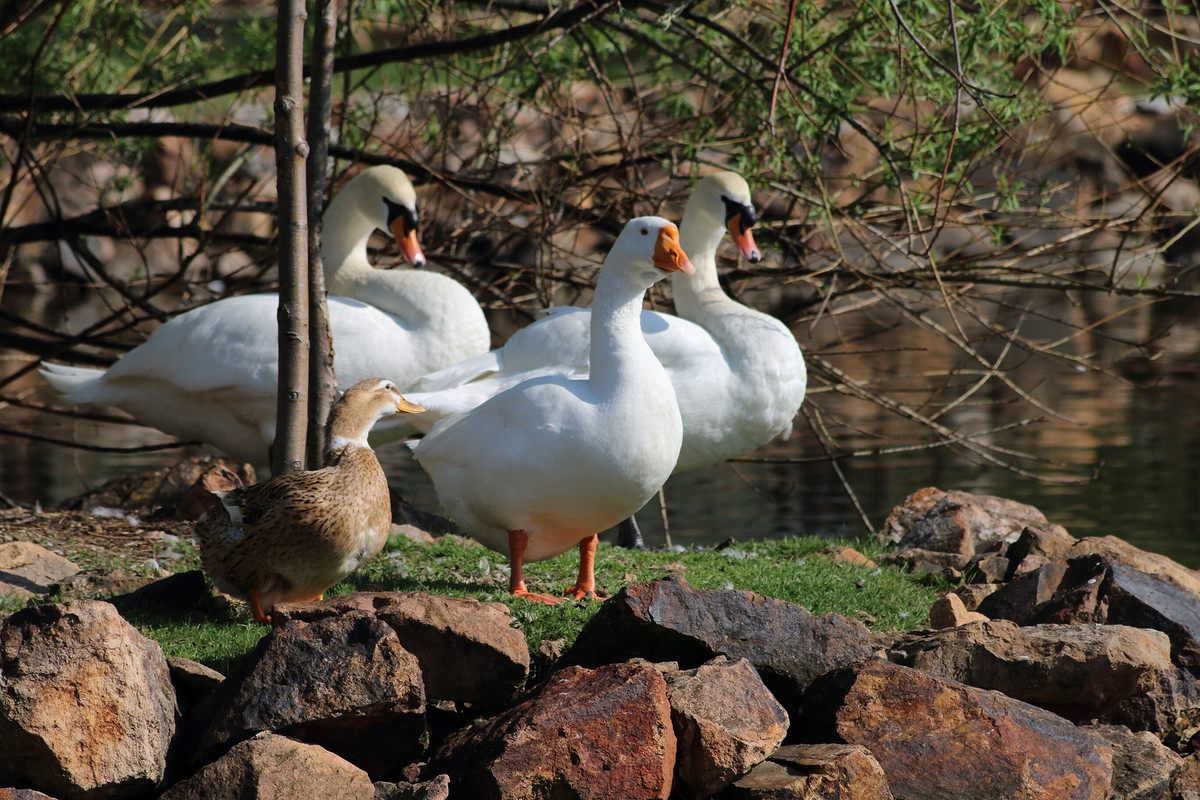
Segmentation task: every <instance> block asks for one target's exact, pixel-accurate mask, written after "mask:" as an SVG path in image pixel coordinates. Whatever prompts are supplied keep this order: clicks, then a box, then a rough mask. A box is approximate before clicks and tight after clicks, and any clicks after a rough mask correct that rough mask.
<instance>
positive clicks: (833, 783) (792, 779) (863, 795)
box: [713, 744, 892, 800]
mask: <svg viewBox="0 0 1200 800" xmlns="http://www.w3.org/2000/svg"><path fill="white" fill-rule="evenodd" d="M713 797H714V800H891V798H892V792H891V790H890V789H888V785H887V778H886V777H885V776H884V774H883V768H882V767H880V766H879V762H878V761H876V760H875V758H874V757H873V756H872V755H871V753H870V751H869V750H867V748H865V747H862V746H860V745H856V744H794V745H788V746H787V747H781V748H780V749H779V750H776V751H775V753H773V754H772V755H771V757H770V758H768V759H767V760H766V761H764V762H762V763H761V764H759V765H758V766H757V767H755V768H754V769H752V770H751V771H750V773H749V774H748V775H746V776H745V777H743V778H741V779H740V780H738V781H737V782H736V783H734V784H732V785H731V786H729V787H727V788H726V789H725V790H724V791H721V792H719V793H718V794H716V795H714V796H713Z"/></svg>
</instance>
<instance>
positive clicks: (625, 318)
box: [590, 262, 661, 392]
mask: <svg viewBox="0 0 1200 800" xmlns="http://www.w3.org/2000/svg"><path fill="white" fill-rule="evenodd" d="M612 266H615V265H609V264H607V262H606V265H605V268H604V269H601V270H600V277H599V278H598V279H597V280H596V293H595V295H594V296H593V298H592V315H591V317H592V319H591V350H590V360H591V367H590V380H591V381H592V385H593V386H594V387H595V388H596V389H597V390H598V391H600V392H606V391H610V390H613V389H615V387H616V386H617V385H618V384H619V383H620V382H621V381H623V380H626V379H633V380H637V379H638V378H637V377H636V376H638V375H639V374H644V372H645V369H646V368H645V366H644V365H645V364H646V363H648V362H649V361H652V362H654V365H657V364H658V359H656V358H655V357H654V352H653V351H652V350H651V349H650V345H648V344H646V338H645V336H644V335H643V334H642V327H641V313H642V300H643V298H644V297H645V295H646V287H645V286H644V285H642V282H640V281H638V280H637V278H636V277H635V276H632V275H630V274H629V273H628V272H627V271H625V270H621V269H613V268H612ZM658 369H659V370H661V366H659V367H658Z"/></svg>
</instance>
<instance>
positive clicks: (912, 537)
mask: <svg viewBox="0 0 1200 800" xmlns="http://www.w3.org/2000/svg"><path fill="white" fill-rule="evenodd" d="M1027 527H1034V528H1038V529H1045V530H1051V531H1053V532H1055V533H1056V534H1064V535H1065V533H1066V531H1065V530H1063V528H1062V527H1061V526H1059V525H1055V524H1053V523H1051V522H1047V520H1046V517H1045V515H1044V514H1042V512H1040V511H1038V510H1037V509H1036V508H1034V507H1033V506H1029V505H1025V504H1024V503H1018V502H1016V501H1014V500H1007V499H1005V498H1003V497H993V496H991V495H982V494H971V493H970V492H960V491H949V492H945V491H942V490H941V489H937V488H934V487H929V488H926V489H920V490H918V491H916V492H913V493H912V494H910V495H909V496H908V497H906V498H905V499H904V502H903V503H901V504H900V505H899V506H897V507H896V508H895V509H893V510H892V513H891V514H889V515H888V518H887V519H886V520H885V521H884V524H883V529H882V532H881V535H882V536H883V537H884V538H886V539H887V540H888V541H890V542H893V543H895V544H897V545H898V546H899V547H901V548H917V549H921V550H930V551H934V552H941V553H956V554H959V555H962V556H973V555H976V554H977V553H984V552H987V551H991V550H999V549H1002V548H1003V547H1005V546H1007V545H1008V544H1010V543H1012V542H1014V541H1016V540H1017V538H1018V537H1019V536H1020V535H1021V532H1022V531H1023V530H1025V528H1027Z"/></svg>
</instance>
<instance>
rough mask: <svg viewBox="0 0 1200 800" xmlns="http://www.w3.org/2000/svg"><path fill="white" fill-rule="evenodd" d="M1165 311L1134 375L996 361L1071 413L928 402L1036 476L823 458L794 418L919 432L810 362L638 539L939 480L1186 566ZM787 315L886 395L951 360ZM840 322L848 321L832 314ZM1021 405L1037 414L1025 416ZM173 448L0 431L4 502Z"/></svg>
mask: <svg viewBox="0 0 1200 800" xmlns="http://www.w3.org/2000/svg"><path fill="white" fill-rule="evenodd" d="M1160 313H1161V312H1160ZM1171 313H1173V314H1175V315H1176V318H1175V319H1174V320H1173V323H1174V327H1173V328H1172V331H1173V338H1174V340H1175V341H1174V344H1173V345H1172V348H1171V349H1170V350H1169V351H1165V352H1161V353H1158V354H1157V356H1156V358H1153V359H1146V360H1145V361H1143V362H1139V366H1138V367H1137V369H1136V370H1132V371H1133V372H1136V373H1137V374H1126V375H1116V376H1112V375H1104V374H1099V373H1096V372H1091V371H1085V370H1078V369H1064V368H1063V367H1062V366H1061V365H1051V364H1048V363H1042V362H1040V361H1039V360H1038V359H1029V361H1028V363H1026V364H1024V365H1022V366H1020V367H1018V368H1016V369H1015V370H1014V371H1013V372H1012V373H1011V375H1012V376H1013V377H1014V380H1015V381H1016V382H1017V383H1018V384H1019V385H1020V386H1021V387H1023V390H1027V391H1029V392H1030V393H1031V394H1034V395H1036V397H1037V399H1038V400H1039V402H1041V403H1043V404H1044V405H1045V406H1046V407H1047V408H1052V409H1054V410H1055V411H1057V412H1059V413H1060V414H1061V415H1062V416H1064V417H1068V418H1070V421H1068V420H1066V419H1059V418H1056V417H1054V416H1051V415H1048V414H1045V413H1043V412H1042V411H1040V410H1037V409H1034V408H1032V407H1031V406H1029V404H1027V403H1017V402H1014V401H1013V395H1012V392H1011V391H1009V390H1008V389H1006V388H1004V387H1003V386H1000V387H998V388H997V386H993V385H992V384H995V383H997V382H996V381H992V382H990V383H989V384H988V385H986V386H985V387H984V388H983V390H981V391H978V392H976V393H974V394H972V395H971V396H970V397H969V398H968V400H967V401H966V402H963V403H961V404H959V405H958V406H956V407H955V408H954V409H953V410H952V412H951V413H948V414H947V415H945V416H944V417H942V418H941V419H940V421H941V422H943V423H945V424H946V425H947V426H948V427H951V428H953V429H955V430H959V431H967V432H986V431H994V430H996V429H1003V430H1001V431H1000V432H998V433H992V434H988V435H986V436H980V437H979V438H978V439H977V441H986V443H987V444H989V445H992V446H994V447H997V448H1006V450H1004V451H997V452H1008V451H1012V452H1014V453H1015V452H1024V453H1029V454H1033V455H1034V456H1036V458H1035V459H1021V458H1019V457H1017V456H1013V457H1012V459H1011V460H1012V461H1013V462H1014V463H1016V464H1018V465H1019V466H1020V467H1022V468H1023V469H1026V470H1029V471H1032V472H1036V473H1037V474H1038V475H1039V476H1040V477H1029V476H1026V475H1021V474H1018V473H1016V472H1014V471H1011V470H1009V469H1005V468H1001V467H997V466H994V465H993V466H981V465H980V464H979V463H977V462H978V461H979V459H978V458H968V457H965V456H964V454H963V453H962V452H961V451H962V448H961V447H960V448H956V449H951V448H947V447H939V448H933V449H929V448H924V447H916V446H914V447H913V448H912V449H902V450H901V451H900V452H893V453H889V454H870V455H858V456H854V457H845V458H840V459H838V461H837V464H836V466H837V468H838V469H835V466H834V464H833V463H831V462H830V461H829V460H827V459H825V452H824V449H823V447H822V446H821V444H820V443H819V441H818V439H817V436H816V434H815V433H814V430H813V428H812V426H811V425H810V424H809V421H808V420H809V418H812V419H813V420H814V421H817V422H818V423H819V424H820V425H821V426H823V429H824V430H825V431H827V432H828V434H829V435H830V436H832V437H833V439H834V441H836V442H837V444H838V446H840V447H841V448H843V449H844V450H855V449H873V448H878V447H885V448H888V447H891V448H894V447H897V446H904V445H906V444H909V443H911V444H913V445H918V444H919V443H920V442H922V441H926V440H928V439H929V436H928V434H924V433H921V432H919V431H915V430H914V428H913V426H912V425H911V423H908V422H906V421H904V420H903V419H901V418H899V417H897V416H895V415H892V414H888V413H886V412H884V411H882V410H881V409H880V408H879V407H878V406H875V405H873V404H869V403H865V402H864V401H861V400H856V399H852V398H848V397H846V396H845V395H844V394H841V393H839V392H837V391H833V390H831V389H829V388H827V386H825V385H823V384H822V382H821V381H819V380H816V379H813V380H810V396H809V399H808V400H806V406H807V408H808V410H809V414H808V415H803V414H802V415H801V416H799V417H798V418H797V421H796V430H795V432H794V433H793V435H792V437H791V438H790V439H789V440H788V441H786V442H776V443H773V444H771V445H769V446H768V447H765V448H763V449H761V450H760V451H758V452H757V453H755V454H753V457H752V458H751V459H750V460H746V461H742V462H738V463H732V464H724V465H720V466H717V467H712V468H708V469H704V470H699V471H696V472H692V473H686V474H681V475H677V476H675V477H673V478H672V479H671V480H670V481H669V482H668V483H667V485H666V487H665V488H664V497H665V501H666V518H667V523H668V527H667V528H666V529H664V525H663V513H662V509H661V507H660V506H659V504H658V503H657V502H656V501H651V503H650V504H649V505H648V506H647V507H646V508H644V509H643V510H642V511H641V512H640V513H639V515H638V519H639V523H640V525H641V527H642V530H643V533H644V535H645V537H646V540H647V543H648V544H650V545H655V544H663V543H665V542H666V541H667V537H668V535H669V538H670V541H671V542H672V543H675V544H685V545H686V544H692V543H698V544H714V543H717V542H720V541H723V540H725V539H727V538H730V537H732V538H734V539H755V538H763V537H778V536H791V535H816V536H844V537H858V536H863V535H866V533H867V527H866V524H865V523H864V521H863V517H864V516H865V518H866V519H867V520H868V521H869V522H870V524H871V525H872V526H876V527H878V526H880V525H881V524H882V522H883V520H884V518H885V517H886V515H887V513H888V512H889V511H890V510H891V509H892V508H893V507H894V506H895V505H896V504H898V503H900V502H901V501H902V500H903V499H904V498H905V496H906V495H908V494H909V493H910V492H912V491H915V490H917V489H920V488H922V487H925V486H938V487H940V488H943V489H962V490H966V491H972V492H982V493H989V494H996V495H1000V496H1003V497H1008V498H1011V499H1014V500H1019V501H1022V502H1026V503H1030V504H1032V505H1035V506H1037V507H1038V508H1040V509H1041V510H1042V511H1043V513H1045V514H1046V516H1047V517H1048V518H1049V519H1050V520H1051V521H1054V522H1057V523H1059V524H1062V525H1064V526H1065V527H1066V528H1067V529H1068V530H1069V531H1070V532H1071V533H1072V534H1073V535H1075V536H1093V535H1106V534H1113V535H1116V536H1119V537H1121V538H1123V539H1126V540H1128V541H1129V542H1131V543H1133V544H1135V545H1137V546H1139V547H1142V548H1145V549H1147V550H1152V551H1156V552H1160V553H1164V554H1166V555H1169V556H1171V557H1172V558H1175V559H1177V560H1178V561H1180V562H1182V563H1184V564H1186V565H1188V566H1190V567H1193V568H1200V379H1198V377H1197V376H1198V374H1200V358H1198V356H1197V351H1198V350H1200V348H1198V347H1196V346H1195V343H1196V342H1198V341H1200V333H1197V331H1196V326H1195V323H1194V321H1193V320H1191V319H1190V318H1189V317H1188V314H1189V313H1190V310H1189V309H1186V308H1185V309H1178V308H1177V309H1174V310H1173V311H1172V312H1171ZM797 332H798V336H799V338H800V339H801V344H802V345H803V346H804V347H805V348H806V352H807V351H810V350H811V352H814V353H819V354H821V356H822V358H826V359H828V360H829V361H830V362H833V363H836V365H837V367H838V368H839V369H842V370H845V371H846V372H847V373H849V374H852V375H855V376H856V377H857V378H860V379H864V380H866V379H869V380H871V381H873V382H874V383H875V384H876V385H879V386H881V387H882V388H884V389H887V390H889V391H891V392H893V393H894V395H895V396H900V397H903V396H904V392H905V391H907V390H908V389H911V387H912V385H915V384H920V385H926V384H928V383H929V382H930V380H931V379H930V378H929V376H930V375H932V374H937V375H942V376H944V375H950V374H955V366H954V365H953V364H950V365H948V364H947V363H946V359H945V358H944V353H943V352H942V350H941V349H939V347H938V346H935V345H934V344H933V343H931V342H929V341H923V340H922V339H921V336H920V335H916V334H908V333H905V334H904V335H903V337H902V338H903V342H904V343H905V345H906V348H907V349H899V350H897V351H896V352H895V353H894V354H892V355H890V356H889V357H888V358H887V359H885V361H886V366H883V367H881V366H880V362H881V357H880V353H879V352H878V351H876V352H874V353H869V354H848V355H838V352H837V350H836V348H834V347H831V345H830V343H829V342H825V341H822V340H821V339H820V337H819V336H816V335H812V334H811V333H810V332H809V331H808V329H806V328H803V327H799V326H798V328H797ZM840 335H845V329H844V328H843V329H842V332H841V334H840ZM892 346H893V347H895V346H897V343H896V342H893V343H892ZM24 363H27V359H26V358H24V357H14V356H10V357H9V359H8V361H7V365H6V368H5V370H4V372H5V374H11V373H12V372H13V371H15V369H17V368H19V366H21V365H22V364H24ZM935 364H936V365H937V369H936V370H935V369H934V368H933V366H934V365H935ZM885 373H886V374H885ZM968 378H969V379H970V380H974V378H972V377H970V376H968ZM939 380H940V378H939ZM889 381H890V382H889ZM4 391H5V394H6V395H8V396H15V395H20V396H22V397H28V398H30V399H35V400H41V401H50V400H51V399H52V396H51V393H50V392H49V391H48V388H47V387H45V386H44V385H43V384H42V382H41V380H40V379H39V378H38V377H37V375H36V374H32V375H29V376H26V377H24V378H22V379H20V380H19V381H17V382H15V383H14V384H10V385H9V386H8V387H7V388H6V389H5V390H4ZM1030 418H1042V419H1041V421H1033V422H1026V420H1028V419H1030ZM1022 423H1025V424H1022ZM0 426H3V429H4V430H8V431H21V432H26V433H31V434H34V435H36V436H41V437H48V438H52V439H67V440H73V441H78V442H83V443H89V444H103V445H110V446H123V447H130V446H138V445H144V444H154V443H159V442H163V441H165V440H166V439H165V437H163V436H161V435H159V434H157V433H156V432H154V431H149V430H147V429H143V428H139V427H136V426H129V425H113V424H108V423H97V422H91V421H82V420H77V419H71V418H66V417H61V416H54V415H49V414H45V413H39V412H30V411H27V410H22V409H18V408H14V407H11V406H8V407H4V408H0ZM179 454H180V451H178V450H169V451H162V452H150V453H137V454H117V453H99V452H90V451H83V450H75V449H70V448H66V447H62V446H60V445H55V444H49V443H45V442H41V441H35V440H30V439H27V438H21V437H16V436H8V435H6V436H0V492H2V493H3V494H4V495H5V496H7V497H9V498H11V499H12V500H15V501H17V502H21V503H33V502H40V503H42V504H43V505H46V506H49V505H52V504H53V503H56V502H58V501H60V500H62V499H64V498H67V497H70V496H73V495H75V494H78V493H79V492H81V491H83V490H84V489H86V488H88V487H93V486H95V485H98V484H99V483H101V482H103V481H104V480H107V479H109V478H111V477H114V476H116V475H118V474H125V473H130V472H137V471H140V470H145V469H148V468H152V467H157V466H161V465H164V464H169V463H173V462H174V461H176V460H177V459H178V458H179ZM380 458H381V461H382V462H383V463H384V465H385V468H386V470H387V472H388V474H389V479H390V482H391V484H392V486H393V488H395V489H396V490H398V491H399V492H400V493H401V494H402V495H403V496H405V497H406V498H407V499H408V500H409V501H410V502H412V503H414V504H415V505H417V506H418V507H420V508H423V509H427V510H431V511H435V510H437V507H438V504H437V498H436V496H435V495H434V493H433V490H432V486H431V485H430V483H429V481H428V480H427V479H426V478H425V476H424V474H423V473H422V472H421V470H420V469H419V467H417V466H416V465H415V464H414V462H413V461H412V460H411V458H410V457H409V455H408V451H407V449H406V448H404V447H402V446H400V445H390V446H387V447H384V448H381V449H380ZM755 459H759V460H755ZM839 469H840V472H841V475H840V476H839V474H838V471H839ZM1093 472H1094V475H1095V477H1094V478H1093V477H1092V474H1093ZM847 487H850V489H851V490H852V491H853V496H854V500H852V498H851V494H850V492H849V491H848V490H847ZM856 503H857V506H856ZM860 509H861V510H860Z"/></svg>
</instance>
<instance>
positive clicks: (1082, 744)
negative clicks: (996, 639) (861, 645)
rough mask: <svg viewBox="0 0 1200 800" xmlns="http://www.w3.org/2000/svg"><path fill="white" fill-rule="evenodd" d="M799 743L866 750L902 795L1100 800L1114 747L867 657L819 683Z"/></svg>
mask: <svg viewBox="0 0 1200 800" xmlns="http://www.w3.org/2000/svg"><path fill="white" fill-rule="evenodd" d="M799 720H800V722H801V727H802V737H803V738H805V739H809V740H811V741H828V740H830V739H837V740H840V741H843V742H846V743H848V744H858V745H862V746H863V747H865V748H867V749H868V750H870V752H871V754H872V755H873V756H874V757H875V759H876V760H877V761H878V762H879V764H880V766H881V767H883V771H884V773H885V774H886V775H887V781H888V785H889V786H890V787H891V790H892V792H893V793H894V794H895V795H896V797H899V798H910V799H911V800H918V799H919V798H955V799H956V800H975V799H976V798H977V799H978V800H994V799H995V798H998V797H1037V798H1055V799H1056V800H1067V799H1068V798H1069V799H1070V800H1105V799H1106V798H1107V797H1108V793H1109V786H1110V782H1111V780H1112V771H1113V765H1112V758H1113V756H1112V746H1111V745H1110V744H1108V743H1107V742H1105V741H1104V740H1103V739H1102V738H1100V737H1099V736H1096V735H1095V734H1093V733H1088V732H1086V731H1083V730H1081V729H1079V728H1077V727H1076V726H1075V725H1073V724H1071V723H1070V722H1068V721H1067V720H1065V719H1063V718H1062V717H1059V716H1057V715H1056V714H1052V713H1050V712H1049V711H1046V710H1044V709H1041V708H1038V707H1037V706H1032V705H1029V704H1028V703H1024V702H1021V701H1020V700H1014V699H1012V698H1011V697H1008V696H1006V695H1003V694H1000V693H999V692H993V691H987V690H984V689H976V688H974V687H971V686H966V685H964V684H961V683H958V682H957V681H951V680H947V679H945V678H939V677H936V676H933V675H929V674H928V673H925V672H921V671H920V670H916V669H911V668H909V667H902V666H899V665H897V664H892V663H889V662H887V661H881V660H873V661H868V662H865V663H863V664H859V665H856V666H854V667H851V668H848V669H845V670H841V671H839V672H837V673H833V674H831V675H828V676H826V677H824V678H822V679H820V680H818V681H816V682H815V683H814V684H813V685H812V686H811V687H810V688H809V691H808V692H807V694H806V696H805V701H804V705H803V707H802V709H801V712H800V717H799Z"/></svg>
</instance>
